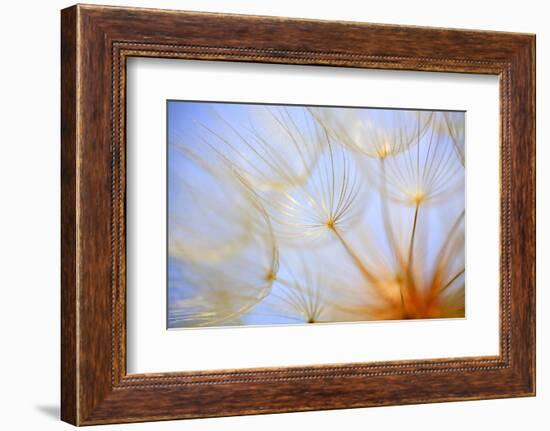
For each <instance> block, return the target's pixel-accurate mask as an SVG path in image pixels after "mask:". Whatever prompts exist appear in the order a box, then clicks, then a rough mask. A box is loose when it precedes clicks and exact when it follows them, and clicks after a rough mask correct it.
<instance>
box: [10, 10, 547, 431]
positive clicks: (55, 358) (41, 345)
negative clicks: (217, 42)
mask: <svg viewBox="0 0 550 431" xmlns="http://www.w3.org/2000/svg"><path fill="white" fill-rule="evenodd" d="M101 3H104V4H105V3H108V4H118V5H131V6H144V7H162V8H172V9H187V10H204V11H218V12H232V13H247V14H260V15H281V16H293V17H307V18H321V19H339V20H356V21H368V22H379V23H391V24H412V25H428V26H439V27H456V28H477V29H486V30H505V31H520V32H532V33H536V34H537V57H538V58H537V76H538V79H537V90H538V95H537V96H538V97H537V113H538V115H537V117H538V119H539V121H538V125H537V141H538V168H539V169H538V175H537V176H538V178H537V180H538V214H537V218H538V220H539V226H538V241H537V242H538V246H537V248H538V262H539V268H538V277H537V278H538V289H537V290H538V292H537V302H538V305H537V311H538V319H537V325H538V331H537V332H538V337H537V338H538V347H537V354H538V382H537V383H538V396H537V397H536V398H524V399H510V400H494V401H476V402H460V403H446V404H432V405H418V406H405V407H384V408H371V409H357V410H341V411H328V412H311V413H293V414H284V415H267V416H248V417H237V418H221V419H206V420H194V421H186V422H181V421H180V422H177V421H176V422H163V423H154V424H134V425H122V426H116V427H114V426H105V427H98V428H95V429H116V430H123V429H135V430H142V429H143V430H153V429H154V430H171V429H178V430H227V429H235V430H236V429H238V430H243V431H246V430H257V429H265V430H279V429H319V430H332V429H346V430H356V429H357V430H359V429H360V430H364V429H368V428H370V429H388V430H394V429H395V430H398V429H407V430H438V431H441V430H446V431H447V430H448V431H451V430H470V429H478V428H483V427H487V428H490V429H499V430H502V431H504V430H516V429H532V430H542V429H547V427H548V424H549V423H550V413H549V410H550V409H549V407H548V406H550V365H548V364H549V363H550V343H549V342H548V337H549V334H550V330H549V329H548V328H550V319H549V316H548V309H549V307H550V296H549V295H548V294H547V293H546V292H545V291H544V290H545V286H547V285H548V284H549V283H550V271H549V270H548V265H546V268H545V265H544V263H545V262H547V261H548V260H549V259H550V250H549V247H550V230H549V229H548V227H547V225H545V224H544V220H548V219H549V218H550V195H549V194H548V193H545V192H544V185H545V184H546V185H548V184H550V170H549V169H546V170H544V167H545V165H547V164H548V163H550V150H549V148H548V147H547V146H546V145H545V143H546V142H547V141H548V139H549V134H550V126H548V123H547V122H546V121H545V119H547V118H549V117H550V100H549V99H548V97H550V92H549V88H548V87H549V85H550V78H549V77H550V64H549V61H550V60H549V54H548V53H549V52H550V27H548V18H549V17H550V16H549V15H550V14H549V13H548V12H547V11H546V9H545V2H543V1H536V0H523V1H520V2H519V1H513V2H512V1H504V0H501V1H487V2H481V1H479V0H462V1H455V2H453V3H451V2H442V1H435V0H434V1H427V0H426V1H423V0H417V1H407V0H402V1H390V0H388V1H381V2H359V1H357V0H355V1H354V0H338V1H334V2H328V1H325V2H320V1H315V2H313V1H306V0H302V1H298V0H285V1H283V0H264V1H262V2H260V1H253V0H249V1H246V0H229V1H227V0H226V1H223V0H200V1H199V0H181V1H175V0H172V1H170V0H159V1H153V0H130V1H123V0H119V1H116V2H111V1H107V0H105V1H102V2H101ZM70 4H71V3H70V2H67V1H60V0H50V1H47V2H41V1H25V2H23V1H20V2H17V1H11V2H4V4H3V5H2V12H1V14H0V32H1V39H0V40H1V41H2V42H1V43H2V60H1V65H0V77H1V79H0V110H1V113H0V119H1V121H0V148H1V151H2V152H1V153H0V154H1V156H0V202H1V206H0V280H1V281H0V288H1V289H2V296H1V298H2V299H1V300H0V323H1V326H0V328H2V329H1V332H0V334H1V338H2V340H1V346H2V347H1V353H0V373H1V377H0V405H2V409H1V414H0V427H1V428H2V429H7V430H19V429H37V430H38V429H39V430H58V429H59V430H62V429H70V426H69V425H66V424H63V423H61V422H59V421H58V419H57V416H58V414H59V412H58V411H59V402H58V399H59V265H60V263H59V230H60V229H59V218H60V215H59V87H60V84H59V9H61V8H63V7H66V6H68V5H70ZM545 312H546V314H545Z"/></svg>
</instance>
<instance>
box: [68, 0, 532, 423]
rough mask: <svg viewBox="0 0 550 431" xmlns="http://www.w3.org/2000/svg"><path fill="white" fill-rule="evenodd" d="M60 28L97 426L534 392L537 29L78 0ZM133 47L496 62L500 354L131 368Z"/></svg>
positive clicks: (443, 67)
mask: <svg viewBox="0 0 550 431" xmlns="http://www.w3.org/2000/svg"><path fill="white" fill-rule="evenodd" d="M205 29H208V31H205ZM61 38H62V43H61V45H62V95H61V98H62V103H61V105H62V154H61V159H62V419H63V420H65V421H67V422H70V423H72V424H76V425H87V424H99V423H112V422H136V421H144V420H161V419H175V418H189V417H207V416H222V415H238V414H255V413H273V412H286V411H305V410H317V409H337V408H351V407H365V406H378V405H389V404H411V403H422V402H440V401H448V400H468V399H480V398H502V397H510V396H528V395H534V393H535V142H534V130H535V108H534V98H535V76H534V73H535V72H534V71H535V37H534V36H533V35H526V34H512V33H499V32H481V31H469V30H449V29H434V28H423V27H402V26H389V25H375V24H361V23H350V22H331V21H313V20H296V19H285V18H273V17H252V16H241V15H219V14H205V13H189V12H177V11H163V10H150V9H149V10H147V9H131V8H117V7H101V6H80V5H79V6H74V7H71V8H68V9H65V10H63V11H62V32H61ZM129 56H148V57H166V58H185V59H200V60H205V61H208V60H218V61H245V62H263V63H284V64H305V65H332V66H342V67H359V68H378V69H402V70H425V71H444V72H462V73H484V74H495V75H498V76H499V77H500V105H501V167H502V168H501V220H500V225H501V283H500V284H501V285H500V291H501V296H500V300H501V301H500V303H501V306H500V316H501V328H500V335H501V344H500V346H501V349H500V354H499V356H496V357H483V358H478V357H475V358H474V357H467V358H442V359H439V360H438V359H433V360H422V361H402V362H381V363H365V364H339V365H327V366H309V367H307V366H306V367H295V368H269V369H248V370H226V371H216V372H213V371H208V370H205V371H204V372H186V373H159V374H141V375H127V374H126V365H125V364H126V349H125V344H126V343H125V334H126V326H125V325H126V323H125V322H126V321H125V298H126V285H125V282H126V267H125V264H126V261H125V193H126V184H125V181H126V175H125V154H126V139H125V130H126V123H125V121H126V120H125V115H126V113H125V100H126V70H125V66H126V59H127V58H128V57H129ZM495 222H497V221H496V220H495Z"/></svg>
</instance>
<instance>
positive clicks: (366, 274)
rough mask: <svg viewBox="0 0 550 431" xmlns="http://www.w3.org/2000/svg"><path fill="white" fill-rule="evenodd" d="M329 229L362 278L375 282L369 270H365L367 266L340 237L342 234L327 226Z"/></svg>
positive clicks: (333, 227)
mask: <svg viewBox="0 0 550 431" xmlns="http://www.w3.org/2000/svg"><path fill="white" fill-rule="evenodd" d="M329 229H330V230H332V232H333V233H334V235H335V236H336V238H337V239H338V241H340V244H342V246H343V247H344V249H345V250H346V252H347V253H348V254H349V255H350V257H351V258H352V260H353V262H354V263H355V265H356V266H357V268H358V269H359V271H361V274H363V276H364V277H365V278H366V279H367V280H368V281H370V282H375V281H376V278H375V277H374V275H373V274H372V273H371V272H370V271H369V269H368V268H367V266H366V265H365V263H364V262H363V261H362V260H361V258H360V257H359V255H358V254H357V252H356V251H355V250H354V249H353V247H352V246H351V244H349V243H348V242H347V241H346V240H345V238H344V237H343V236H342V234H341V233H340V232H338V230H337V229H336V227H335V226H329Z"/></svg>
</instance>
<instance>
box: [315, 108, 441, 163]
mask: <svg viewBox="0 0 550 431" xmlns="http://www.w3.org/2000/svg"><path fill="white" fill-rule="evenodd" d="M310 112H311V113H312V115H313V116H314V117H315V118H316V119H317V121H319V123H320V124H322V125H323V126H324V127H325V128H326V129H327V130H328V132H329V134H330V135H331V136H332V137H333V138H334V139H335V140H336V141H337V142H339V143H341V144H342V145H344V146H346V147H347V148H349V149H351V150H352V151H355V152H357V153H359V154H364V155H367V156H369V157H373V158H376V159H385V158H387V157H390V156H393V155H395V154H399V153H401V152H402V151H405V150H406V149H407V148H409V147H410V146H411V145H412V144H413V143H414V142H415V140H417V139H418V137H421V136H423V134H424V133H425V131H426V130H427V128H428V126H429V124H430V121H431V118H432V116H433V114H432V113H431V112H430V111H416V112H413V111H405V110H393V109H370V108H360V109H359V108H339V109H334V108H310Z"/></svg>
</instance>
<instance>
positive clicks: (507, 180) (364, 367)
mask: <svg viewBox="0 0 550 431" xmlns="http://www.w3.org/2000/svg"><path fill="white" fill-rule="evenodd" d="M61 17H62V20H61V21H62V22H61V24H62V25H61V49H62V64H61V71H62V94H61V102H62V103H61V118H62V151H61V163H62V183H61V189H62V190H61V192H62V196H61V204H62V238H61V239H62V286H61V291H62V327H61V330H62V334H61V335H62V337H61V339H62V345H61V351H62V364H61V366H62V373H61V374H62V382H61V397H62V399H61V415H62V419H63V420H65V421H67V422H69V423H72V424H74V425H92V424H105V423H119V422H138V421H153V420H167V419H180V418H197V417H213V416H229V415H241V414H258V413H275V412H290V411H307V410H321V409H341V408H354V407H369V406H382V405H395V404H413V403H430V402H441V401H455V400H475V399H490V398H503V397H519V396H533V395H534V394H535V105H534V101H535V75H534V74H535V36H534V35H530V34H517V33H504V32H487V31H474V30H451V29H440V28H423V27H403V26H392V25H380V24H366V23H352V22H332V21H315V20H298V19H287V18H276V17H255V16H240V15H220V14H213V13H197V12H180V11H168V10H153V9H134V8H119V7H104V6H93V5H77V6H73V7H70V8H68V9H64V10H63V11H62V13H61Z"/></svg>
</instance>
